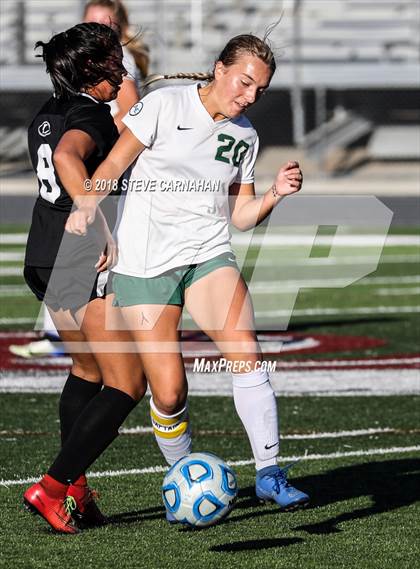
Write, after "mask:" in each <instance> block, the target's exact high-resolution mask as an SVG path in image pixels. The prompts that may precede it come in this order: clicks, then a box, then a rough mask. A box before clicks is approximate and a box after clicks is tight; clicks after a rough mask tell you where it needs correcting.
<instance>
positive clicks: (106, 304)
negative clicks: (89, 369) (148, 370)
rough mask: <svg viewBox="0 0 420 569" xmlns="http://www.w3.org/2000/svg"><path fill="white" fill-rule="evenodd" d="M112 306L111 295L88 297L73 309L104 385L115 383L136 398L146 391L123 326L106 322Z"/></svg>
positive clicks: (138, 361)
mask: <svg viewBox="0 0 420 569" xmlns="http://www.w3.org/2000/svg"><path fill="white" fill-rule="evenodd" d="M113 310H116V309H115V308H114V307H113V306H112V295H108V296H107V297H106V298H105V299H103V298H96V299H94V300H91V301H90V302H89V303H88V304H87V306H86V307H82V308H81V309H80V310H79V311H78V312H76V315H75V317H76V320H78V319H79V318H80V319H81V321H80V326H81V329H82V332H83V333H84V334H85V336H86V338H87V341H88V344H89V347H90V350H91V352H92V353H93V355H94V357H95V360H96V362H97V363H98V366H99V368H100V370H101V372H102V378H103V383H104V385H107V386H109V387H115V388H117V389H120V390H121V391H124V392H125V393H128V395H130V396H131V397H133V398H134V399H137V400H138V399H140V398H141V397H142V396H143V395H144V393H145V391H146V387H147V384H146V379H145V376H144V373H143V369H142V365H141V361H140V358H139V356H138V354H137V353H136V350H135V347H134V346H133V342H132V338H131V336H130V334H129V332H128V331H127V330H124V329H112V328H111V327H110V326H109V325H107V324H108V323H107V316H106V315H107V313H108V314H110V313H112V311H113Z"/></svg>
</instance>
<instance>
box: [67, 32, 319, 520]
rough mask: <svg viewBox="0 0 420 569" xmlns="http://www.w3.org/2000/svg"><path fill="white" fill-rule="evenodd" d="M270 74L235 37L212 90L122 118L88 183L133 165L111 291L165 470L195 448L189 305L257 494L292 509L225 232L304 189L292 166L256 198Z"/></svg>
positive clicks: (103, 181) (273, 414)
mask: <svg viewBox="0 0 420 569" xmlns="http://www.w3.org/2000/svg"><path fill="white" fill-rule="evenodd" d="M274 71H275V61H274V56H273V54H272V52H271V49H270V48H269V46H268V45H267V43H266V42H265V41H263V40H260V39H259V38H257V37H255V36H253V35H241V36H237V37H235V38H233V39H231V40H230V41H229V42H228V44H227V45H226V47H225V48H224V49H223V51H222V52H221V54H220V55H219V57H218V59H217V61H216V63H215V66H214V71H213V75H212V76H211V78H210V81H209V83H208V84H206V85H192V86H182V87H175V88H167V89H166V88H165V89H160V90H157V91H155V92H153V93H151V94H150V95H148V96H146V97H145V98H144V99H143V100H142V102H140V103H138V104H136V105H135V106H134V107H133V108H132V109H131V110H130V112H129V113H128V115H127V116H126V117H125V118H124V123H125V124H126V127H127V128H126V129H125V130H124V131H123V134H122V136H121V138H120V140H119V141H118V142H117V143H116V145H115V146H114V148H113V149H112V151H111V153H110V154H109V156H108V157H107V158H106V160H105V161H104V162H103V163H102V164H101V165H100V166H99V168H98V169H97V171H96V172H95V174H94V176H93V177H92V180H91V181H90V182H91V187H92V188H93V189H94V190H97V192H99V193H100V191H102V190H105V192H104V194H105V193H106V191H108V190H109V189H110V188H111V187H112V185H113V184H115V183H116V180H117V179H118V178H119V177H120V176H121V174H122V173H123V172H124V171H125V170H126V169H127V168H128V167H129V166H130V165H131V164H133V170H132V173H131V177H130V179H129V180H128V182H127V188H126V189H127V196H126V200H125V206H124V211H123V214H122V218H121V222H120V226H119V230H118V247H119V261H118V264H117V266H116V267H115V269H114V272H115V275H114V279H113V289H114V292H115V302H116V304H117V305H118V306H120V307H121V313H122V315H123V317H124V319H125V322H126V324H127V325H128V327H129V329H130V330H131V334H132V337H133V338H134V340H135V341H136V342H137V345H138V346H139V350H140V351H141V357H142V361H143V365H144V369H145V372H146V375H147V378H148V382H149V386H150V389H151V392H152V399H151V416H152V421H153V426H154V431H155V434H156V439H157V441H158V444H159V446H160V448H161V450H162V452H163V453H164V455H165V457H166V459H167V461H168V462H169V463H173V462H174V461H175V460H177V459H178V458H180V457H181V456H182V455H183V454H186V453H188V452H189V451H190V448H191V445H190V434H189V428H188V414H187V409H186V397H187V381H186V377H185V371H184V367H183V361H182V357H181V354H180V350H179V343H178V342H179V334H178V330H177V328H178V324H179V321H180V318H181V314H182V309H183V306H184V304H185V305H186V307H187V309H188V312H189V313H190V315H191V316H192V318H193V319H194V320H195V322H196V323H197V324H198V326H199V327H200V328H201V329H202V330H204V331H205V332H206V334H207V335H208V336H209V337H210V338H211V339H212V340H213V341H214V342H215V343H216V345H217V346H218V348H219V349H220V351H221V352H222V354H223V356H224V358H226V360H228V361H229V362H231V363H232V366H233V369H234V370H235V369H236V371H237V373H233V374H232V376H233V395H234V402H235V407H236V410H237V412H238V414H239V416H240V418H241V420H242V422H243V424H244V427H245V430H246V432H247V434H248V437H249V440H250V443H251V447H252V451H253V454H254V458H255V463H256V469H257V478H256V493H257V496H258V497H259V498H260V499H262V500H273V501H275V502H277V503H278V504H279V506H280V508H281V509H292V508H296V507H298V506H300V505H303V504H306V503H307V502H308V501H309V497H308V496H307V494H305V493H304V492H301V491H300V490H297V489H296V488H294V487H293V486H291V485H290V484H289V483H288V481H287V478H286V473H287V467H286V468H283V469H282V468H280V467H279V466H278V465H277V456H278V453H279V434H278V425H277V406H276V399H275V395H274V392H273V390H272V388H271V385H270V381H269V377H268V374H267V373H266V372H265V371H261V369H260V365H259V364H260V362H261V359H262V356H261V350H260V347H259V345H258V341H257V337H256V333H255V330H254V314H253V307H252V302H251V298H250V296H249V292H248V289H247V286H246V283H245V281H244V280H243V278H242V277H241V275H240V273H239V271H238V268H237V265H236V262H235V258H234V255H233V252H232V249H231V246H230V235H229V223H230V222H231V223H233V225H234V226H236V227H237V228H238V229H240V230H246V229H250V228H252V227H254V226H255V225H257V224H258V223H260V222H261V221H263V220H264V219H265V218H266V217H267V216H268V215H269V214H270V212H271V211H272V210H273V208H274V207H275V206H277V205H278V204H279V202H280V201H281V200H282V198H284V197H285V196H287V195H290V194H293V193H295V192H297V191H299V189H300V188H301V184H302V173H301V171H300V168H299V165H298V164H297V163H296V162H289V163H288V164H286V165H285V166H283V167H282V168H280V170H279V171H278V174H277V176H276V178H275V180H274V183H273V184H272V186H271V187H270V188H269V189H268V190H267V192H266V193H265V194H264V195H262V196H261V197H258V198H257V197H256V196H255V192H254V164H255V159H256V155H257V151H258V138H257V135H256V133H255V131H254V129H253V128H252V126H251V124H250V122H249V121H248V120H247V119H246V118H245V117H244V116H243V113H244V112H245V111H246V109H247V108H249V107H250V106H251V105H252V104H253V103H254V102H256V101H257V100H258V98H259V97H260V95H261V94H262V93H263V92H264V91H265V90H266V89H267V88H268V86H269V83H270V80H271V77H272V75H273V73H274ZM97 192H96V195H95V197H90V198H89V197H86V198H85V200H84V202H83V203H82V202H80V206H79V209H78V210H77V211H75V212H74V213H73V214H72V215H71V217H70V218H69V220H68V222H67V226H66V228H67V230H68V231H70V232H73V233H75V234H82V235H83V234H84V233H85V231H86V227H87V225H88V224H89V223H91V222H92V221H93V220H94V217H95V211H96V207H97V204H98V203H99V202H100V201H101V199H103V195H98V193H97ZM86 196H87V194H86ZM244 369H247V372H246V373H244V372H243V371H242V372H241V371H240V370H244ZM249 369H251V371H248V370H249ZM238 370H239V371H238Z"/></svg>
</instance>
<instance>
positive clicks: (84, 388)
mask: <svg viewBox="0 0 420 569" xmlns="http://www.w3.org/2000/svg"><path fill="white" fill-rule="evenodd" d="M101 389H102V383H93V382H92V381H87V380H86V379H82V378H81V377H77V375H73V374H72V373H69V376H68V378H67V381H66V383H65V385H64V388H63V391H62V392H61V397H60V403H59V406H58V408H59V414H60V429H61V445H63V444H64V443H65V441H66V440H67V437H68V436H69V434H70V433H71V430H72V428H73V425H74V423H75V421H76V419H77V417H78V416H79V415H80V413H81V412H82V411H83V409H84V408H85V407H86V405H87V404H88V403H89V401H90V400H91V399H92V397H95V395H96V394H97V393H98V391H100V390H101Z"/></svg>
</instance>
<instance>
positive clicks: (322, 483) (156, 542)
mask: <svg viewBox="0 0 420 569" xmlns="http://www.w3.org/2000/svg"><path fill="white" fill-rule="evenodd" d="M419 403H420V398H419V397H387V398H381V397H372V398H364V397H362V398H286V399H282V400H281V401H280V402H279V406H280V413H281V417H282V422H283V424H284V425H285V428H284V430H283V436H285V440H284V441H283V443H282V451H281V452H282V456H296V455H300V456H303V455H304V454H305V452H307V453H308V457H309V459H307V460H302V461H301V462H300V463H299V464H298V465H296V466H295V467H294V469H293V480H294V482H295V483H296V485H297V486H298V487H299V488H302V489H303V490H305V491H307V492H309V493H310V495H311V497H312V505H311V506H310V507H309V508H308V509H306V510H304V511H301V512H294V513H279V512H278V511H276V508H275V507H274V506H260V505H259V504H258V503H256V502H255V500H254V498H253V482H254V467H253V466H252V465H249V466H236V467H235V470H236V472H237V475H238V480H239V485H240V494H239V499H238V501H237V505H236V508H235V509H234V511H233V512H232V513H231V515H230V516H229V517H228V518H227V519H226V520H225V521H224V522H222V523H221V524H219V525H218V526H215V527H213V528H208V529H205V530H201V531H194V530H193V531H187V530H185V529H183V528H181V527H175V526H171V527H169V526H168V525H167V524H166V522H165V520H164V511H163V506H162V503H161V499H160V485H161V481H162V477H163V474H162V473H161V472H158V473H150V472H149V473H141V469H144V468H145V467H155V466H159V465H163V460H162V458H161V456H160V454H159V452H158V450H157V447H156V445H155V443H154V441H153V438H152V435H151V434H149V433H146V434H137V435H135V434H122V435H121V436H120V437H119V439H118V440H117V441H115V443H114V444H113V445H112V446H111V447H110V448H109V449H108V450H107V451H106V452H105V453H104V455H103V456H102V457H101V458H100V459H99V460H98V461H97V463H96V464H95V466H94V470H95V471H96V472H97V473H98V472H99V473H104V472H106V471H115V470H117V469H124V470H130V469H137V470H139V471H140V473H137V474H129V473H125V474H124V473H120V474H119V475H117V476H111V474H112V472H108V475H106V476H104V477H101V478H97V479H94V478H92V479H91V483H92V485H93V486H94V487H95V488H96V489H98V490H99V491H100V492H101V494H102V499H101V501H100V503H101V507H102V508H103V510H104V511H105V512H107V514H109V515H110V516H111V523H110V524H109V525H108V526H107V527H105V528H99V529H95V530H90V531H85V532H83V533H82V534H80V535H78V536H60V535H54V534H52V533H51V531H50V530H49V529H47V527H46V524H45V523H44V522H43V521H42V520H41V519H39V518H33V517H32V516H30V515H29V514H27V513H26V512H24V511H23V509H22V508H21V498H22V492H23V490H24V488H26V486H27V484H25V483H20V484H13V485H12V484H10V485H9V486H8V487H5V486H4V485H3V486H2V487H1V488H0V495H1V500H2V516H1V518H0V526H1V530H0V531H1V535H2V536H3V537H4V538H6V543H5V547H3V553H4V554H6V556H7V558H8V559H9V565H8V566H14V567H22V568H27V567H33V568H39V567H51V566H54V565H56V564H61V563H63V562H65V563H66V564H68V563H71V564H76V565H79V564H80V565H82V566H83V567H85V568H86V569H87V568H99V567H110V566H111V565H115V566H117V567H119V568H120V567H121V568H125V567H126V568H127V569H131V568H132V567H147V568H150V569H151V568H156V569H157V568H160V567H185V566H190V567H194V568H196V567H197V568H198V567H214V568H216V567H223V568H231V567H232V568H236V567H238V568H239V567H250V568H254V567H266V568H267V569H268V568H271V567H273V568H274V567H297V566H301V567H310V568H316V567H319V568H322V567H343V568H344V567H346V568H347V567H378V569H379V568H381V569H384V568H390V569H391V568H395V567H407V568H408V567H414V566H415V564H416V562H415V559H416V558H418V555H419V553H420V546H419V542H418V539H417V540H416V534H417V536H418V531H419V529H420V527H419V526H420V522H419V520H420V507H419V504H418V503H417V504H416V503H415V502H416V500H418V498H419V487H420V460H419V450H417V451H414V450H412V451H411V452H402V451H401V449H402V448H407V447H408V448H410V447H413V446H414V445H417V449H419V448H420V447H419V446H418V445H419V442H420V441H419V439H420V437H419V429H418V420H417V418H418V405H419ZM56 406H57V396H55V395H34V394H32V395H18V394H9V395H6V394H4V395H2V411H3V412H2V415H1V426H0V430H1V439H0V445H1V455H2V456H3V457H7V460H6V461H4V462H3V463H2V468H1V478H3V480H6V481H7V480H17V479H21V478H22V479H24V478H31V477H33V476H38V475H39V474H41V473H42V472H43V471H44V470H45V468H46V467H47V465H48V463H49V462H50V461H51V459H52V458H53V457H54V453H55V450H56V449H57V445H58V441H59V436H58V424H57V420H56ZM146 409H147V405H145V404H144V403H143V404H142V405H141V406H140V407H138V408H137V409H136V410H135V411H134V412H133V414H132V415H131V416H130V417H129V419H128V420H127V421H126V423H125V428H126V429H129V428H133V427H135V426H139V425H140V426H147V425H148V419H147V416H146ZM209 409H211V413H209V412H208V411H209ZM191 418H192V424H193V425H194V427H195V428H194V445H195V450H203V449H205V450H209V451H213V452H215V453H217V454H219V455H221V456H223V457H225V458H227V459H229V460H232V461H233V462H235V461H239V460H244V459H248V458H249V457H250V454H251V453H250V449H249V446H248V443H247V441H246V439H245V437H244V435H243V433H242V431H241V428H240V424H239V421H238V419H237V417H236V414H235V412H234V408H233V404H232V401H231V400H230V399H227V398H201V397H199V398H192V401H191ZM372 428H374V429H375V428H376V429H378V430H379V429H381V428H382V429H384V428H388V429H390V430H389V432H386V433H380V432H377V434H369V435H359V436H350V434H349V431H350V432H351V431H354V430H356V429H357V430H359V429H372ZM341 431H347V435H345V434H344V435H341V434H340V432H341ZM308 433H337V438H311V439H299V440H295V439H293V438H292V439H288V438H287V437H288V436H290V435H296V434H300V435H305V434H308ZM384 449H387V450H386V451H385V450H384ZM392 449H394V450H392ZM357 452H362V453H366V454H362V456H352V453H357ZM384 452H387V453H388V454H381V453H384ZM314 455H318V457H317V458H314ZM311 457H312V458H311ZM63 559H64V560H65V561H63Z"/></svg>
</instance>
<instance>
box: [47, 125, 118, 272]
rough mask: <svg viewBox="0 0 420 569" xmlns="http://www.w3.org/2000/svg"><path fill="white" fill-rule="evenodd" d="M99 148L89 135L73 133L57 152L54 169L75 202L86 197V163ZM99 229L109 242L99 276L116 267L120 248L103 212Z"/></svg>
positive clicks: (97, 222) (100, 216)
mask: <svg viewBox="0 0 420 569" xmlns="http://www.w3.org/2000/svg"><path fill="white" fill-rule="evenodd" d="M95 148H96V144H95V142H94V140H93V139H92V138H91V136H90V135H89V134H87V133H86V132H84V131H82V130H77V129H73V130H68V131H67V132H65V133H64V134H63V136H62V137H61V139H60V142H59V143H58V145H57V147H56V149H55V151H54V155H53V161H54V167H55V169H56V171H57V174H58V175H59V177H60V180H61V182H62V184H63V186H64V187H65V188H66V191H67V193H68V194H69V196H70V197H71V198H72V200H73V202H77V200H78V199H80V198H81V196H83V195H86V191H85V189H84V181H85V180H86V179H87V178H88V173H87V170H86V166H85V160H87V158H89V156H90V155H91V154H92V152H93V151H94V150H95ZM96 226H97V229H98V230H99V231H100V233H102V235H103V236H104V242H105V247H104V251H103V252H102V254H101V256H100V258H99V260H98V263H97V265H96V267H97V269H98V272H99V271H101V270H104V269H106V268H108V267H109V266H111V265H112V264H114V263H115V261H116V247H115V244H114V241H113V239H112V235H111V233H110V231H109V228H108V224H107V223H106V220H105V217H104V215H103V213H102V211H101V210H99V212H98V216H97V220H96Z"/></svg>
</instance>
